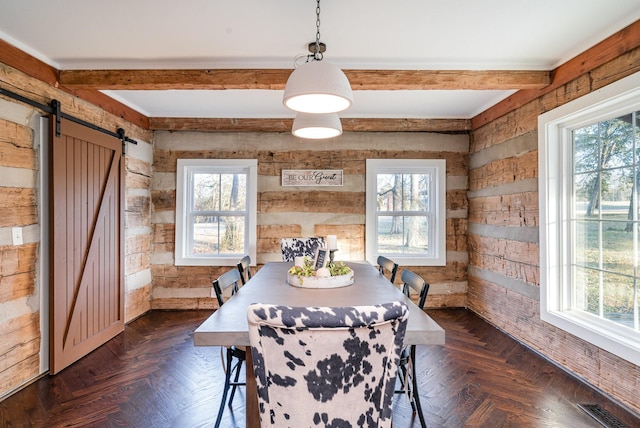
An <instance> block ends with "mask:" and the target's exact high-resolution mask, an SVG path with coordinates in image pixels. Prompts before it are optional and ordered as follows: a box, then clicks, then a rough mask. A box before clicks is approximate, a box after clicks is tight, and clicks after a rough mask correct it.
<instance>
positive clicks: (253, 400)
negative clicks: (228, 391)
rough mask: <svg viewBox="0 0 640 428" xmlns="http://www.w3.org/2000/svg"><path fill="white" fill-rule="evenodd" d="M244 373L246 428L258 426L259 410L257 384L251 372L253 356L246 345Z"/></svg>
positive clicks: (258, 427) (256, 427) (257, 427)
mask: <svg viewBox="0 0 640 428" xmlns="http://www.w3.org/2000/svg"><path fill="white" fill-rule="evenodd" d="M245 364H246V374H247V381H246V383H247V386H246V391H245V397H246V404H245V407H246V415H247V416H246V426H247V428H260V410H259V408H258V386H257V384H256V376H255V374H254V373H253V358H252V357H251V348H249V347H248V346H247V353H246V360H245Z"/></svg>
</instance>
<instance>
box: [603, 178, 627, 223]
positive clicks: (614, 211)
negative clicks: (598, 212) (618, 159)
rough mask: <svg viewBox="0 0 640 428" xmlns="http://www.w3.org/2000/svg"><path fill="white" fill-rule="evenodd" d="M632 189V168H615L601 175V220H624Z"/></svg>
mask: <svg viewBox="0 0 640 428" xmlns="http://www.w3.org/2000/svg"><path fill="white" fill-rule="evenodd" d="M632 189H633V168H617V169H613V170H607V171H604V172H603V173H602V192H601V193H602V196H601V199H602V218H603V219H618V220H625V219H626V218H627V215H628V213H629V203H630V200H631V191H632Z"/></svg>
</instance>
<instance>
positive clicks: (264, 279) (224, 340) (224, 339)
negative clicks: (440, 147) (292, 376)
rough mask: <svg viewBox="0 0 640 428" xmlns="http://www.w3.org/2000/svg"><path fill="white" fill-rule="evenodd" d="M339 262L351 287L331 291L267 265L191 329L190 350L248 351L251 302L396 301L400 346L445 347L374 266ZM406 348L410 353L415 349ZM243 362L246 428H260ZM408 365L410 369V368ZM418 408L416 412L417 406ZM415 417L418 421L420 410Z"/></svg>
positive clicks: (282, 266)
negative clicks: (401, 311)
mask: <svg viewBox="0 0 640 428" xmlns="http://www.w3.org/2000/svg"><path fill="white" fill-rule="evenodd" d="M344 263H345V264H346V265H347V266H349V267H350V268H351V269H352V270H353V275H354V276H353V278H354V281H353V284H350V285H347V286H343V287H335V288H304V287H299V286H292V285H290V284H289V282H288V280H287V272H288V270H289V269H290V268H291V267H292V266H293V263H292V262H268V263H266V264H265V265H264V266H263V267H262V268H261V269H260V270H258V272H256V273H255V274H254V275H253V277H252V278H251V279H250V280H249V281H248V282H247V283H246V285H244V286H242V287H241V288H240V289H239V291H238V292H237V293H236V294H235V295H234V296H233V297H231V298H230V299H228V300H227V301H226V303H225V304H224V305H222V306H221V307H220V308H219V309H217V310H216V311H215V312H214V313H213V314H212V315H211V316H210V317H209V318H207V319H206V320H205V321H204V322H203V323H202V324H201V325H200V326H199V327H198V328H197V329H196V330H195V332H194V342H195V345H196V346H233V345H235V346H250V344H249V327H248V323H247V309H248V307H249V305H250V304H252V303H269V304H277V305H287V306H362V305H376V304H381V303H388V302H392V301H396V300H401V301H404V302H405V303H406V304H407V306H408V307H409V320H408V323H407V329H406V332H405V336H404V344H405V346H411V345H444V343H445V332H444V330H443V329H442V328H441V327H440V326H439V325H438V324H437V323H436V322H435V321H434V320H433V319H431V317H429V316H428V315H427V313H426V312H424V311H423V310H421V309H420V308H419V307H418V306H417V305H416V304H415V303H413V302H412V301H411V299H409V298H408V297H407V296H405V295H404V294H403V293H402V292H401V291H400V290H399V289H398V287H396V286H395V285H393V284H392V283H391V282H390V281H389V280H388V279H387V278H386V277H385V276H384V275H382V274H381V273H380V272H379V271H378V269H377V268H376V267H375V266H373V265H372V264H370V263H369V262H366V261H362V262H360V261H348V262H344ZM411 349H412V354H414V352H415V346H412V347H411ZM412 356H413V355H412ZM246 357H247V360H246V393H245V399H246V426H247V427H250V428H254V427H259V426H260V414H259V410H258V399H257V389H256V381H255V376H254V373H253V363H252V360H251V352H247V353H246ZM414 362H415V361H414ZM413 365H414V370H415V364H413ZM414 374H415V372H414ZM413 378H414V391H415V393H414V394H413V396H414V397H415V399H414V403H415V404H416V405H417V406H419V405H420V404H419V399H417V396H418V393H417V390H416V389H415V388H416V387H417V385H416V384H415V376H413ZM416 399H417V400H416ZM418 409H419V410H420V408H419V407H418ZM419 415H420V418H421V419H422V412H421V411H419ZM421 422H423V421H422V420H421Z"/></svg>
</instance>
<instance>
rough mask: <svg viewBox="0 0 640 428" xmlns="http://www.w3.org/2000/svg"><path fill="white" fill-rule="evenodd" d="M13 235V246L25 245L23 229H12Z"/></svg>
mask: <svg viewBox="0 0 640 428" xmlns="http://www.w3.org/2000/svg"><path fill="white" fill-rule="evenodd" d="M11 232H12V233H11V234H12V237H13V245H22V244H23V240H22V228H21V227H14V228H12V229H11Z"/></svg>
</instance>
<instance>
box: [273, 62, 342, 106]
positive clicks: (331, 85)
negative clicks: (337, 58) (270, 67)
mask: <svg viewBox="0 0 640 428" xmlns="http://www.w3.org/2000/svg"><path fill="white" fill-rule="evenodd" d="M282 102H283V103H284V105H285V106H286V107H288V108H290V109H291V110H294V111H297V112H302V113H337V112H339V111H343V110H346V109H348V108H349V107H351V104H353V92H352V91H351V84H350V83H349V79H347V76H346V75H345V74H344V72H343V71H342V70H340V68H339V67H337V66H335V65H333V64H331V63H329V62H326V61H315V60H314V61H308V62H305V63H304V64H302V65H300V66H298V67H297V68H296V69H295V70H293V73H291V75H290V76H289V79H288V80H287V84H286V85H285V88H284V96H283V99H282Z"/></svg>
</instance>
